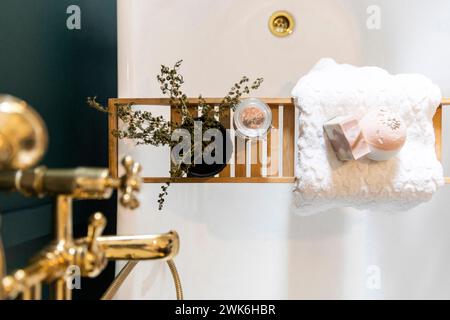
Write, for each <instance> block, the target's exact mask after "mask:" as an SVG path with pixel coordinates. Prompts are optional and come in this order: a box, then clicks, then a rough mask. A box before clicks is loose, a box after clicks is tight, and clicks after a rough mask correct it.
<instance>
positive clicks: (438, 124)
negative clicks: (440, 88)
mask: <svg viewBox="0 0 450 320" xmlns="http://www.w3.org/2000/svg"><path fill="white" fill-rule="evenodd" d="M449 106H450V98H444V99H442V103H441V105H440V106H439V108H438V109H437V110H436V113H435V114H434V117H433V126H434V135H435V138H436V155H437V157H438V159H439V161H442V108H443V107H449ZM445 183H447V184H450V177H445Z"/></svg>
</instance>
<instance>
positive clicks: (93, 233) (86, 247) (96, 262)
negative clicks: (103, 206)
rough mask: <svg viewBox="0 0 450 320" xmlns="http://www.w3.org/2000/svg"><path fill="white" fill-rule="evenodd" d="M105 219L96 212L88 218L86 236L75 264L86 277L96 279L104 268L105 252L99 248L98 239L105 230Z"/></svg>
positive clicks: (105, 261) (105, 262)
mask: <svg viewBox="0 0 450 320" xmlns="http://www.w3.org/2000/svg"><path fill="white" fill-rule="evenodd" d="M105 227H106V218H105V216H104V215H103V214H102V213H100V212H96V213H94V214H93V215H92V216H91V217H90V218H89V225H88V232H87V236H86V238H85V239H84V240H82V241H81V243H84V244H83V245H82V246H81V247H79V248H81V251H80V252H79V256H77V258H76V262H77V263H78V264H79V265H80V267H81V273H82V275H84V276H87V277H91V278H93V277H96V276H97V275H99V274H100V273H101V272H102V270H103V269H104V268H105V267H106V264H107V259H106V255H105V252H104V251H103V250H102V249H101V248H100V246H99V242H98V239H100V236H101V235H102V233H103V230H105Z"/></svg>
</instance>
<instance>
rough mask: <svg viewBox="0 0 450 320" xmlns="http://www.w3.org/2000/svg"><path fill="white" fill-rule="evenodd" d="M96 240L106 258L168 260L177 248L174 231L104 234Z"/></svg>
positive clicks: (175, 252)
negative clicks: (126, 234)
mask: <svg viewBox="0 0 450 320" xmlns="http://www.w3.org/2000/svg"><path fill="white" fill-rule="evenodd" d="M97 241H98V246H99V247H100V249H102V251H103V252H105V256H106V258H107V259H108V260H152V259H163V260H168V259H172V258H173V257H174V256H176V255H177V254H178V250H179V237H178V233H176V232H175V231H171V232H169V233H165V234H159V235H142V236H106V237H99V238H98V240H97Z"/></svg>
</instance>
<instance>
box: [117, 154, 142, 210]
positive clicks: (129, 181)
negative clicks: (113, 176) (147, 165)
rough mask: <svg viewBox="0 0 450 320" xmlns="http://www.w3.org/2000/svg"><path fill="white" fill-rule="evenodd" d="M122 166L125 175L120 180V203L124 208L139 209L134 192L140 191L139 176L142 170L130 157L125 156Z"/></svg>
mask: <svg viewBox="0 0 450 320" xmlns="http://www.w3.org/2000/svg"><path fill="white" fill-rule="evenodd" d="M122 165H123V166H124V168H125V175H123V176H122V177H121V178H120V190H121V191H122V196H121V197H120V203H121V204H122V206H124V207H126V208H130V209H136V208H138V207H139V200H138V199H137V197H136V195H135V192H137V191H139V190H140V189H141V177H140V175H139V174H140V172H141V169H142V168H141V165H140V164H139V163H137V162H135V161H134V160H133V159H132V158H131V157H130V156H126V157H125V158H124V159H123V160H122Z"/></svg>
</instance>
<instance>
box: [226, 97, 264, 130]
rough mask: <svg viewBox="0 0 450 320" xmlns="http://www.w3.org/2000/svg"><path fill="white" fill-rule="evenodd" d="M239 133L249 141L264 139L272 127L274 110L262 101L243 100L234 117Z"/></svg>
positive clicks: (253, 99) (254, 99)
mask: <svg viewBox="0 0 450 320" xmlns="http://www.w3.org/2000/svg"><path fill="white" fill-rule="evenodd" d="M233 120H234V125H235V127H236V130H237V133H238V134H239V135H241V136H243V137H245V138H248V139H259V138H263V137H264V136H265V135H266V134H267V132H268V131H269V129H270V127H271V125H272V110H270V107H269V106H268V105H267V104H265V103H264V102H262V101H261V100H260V99H256V98H249V99H245V100H242V101H241V103H239V105H238V106H237V107H236V110H235V112H234V116H233Z"/></svg>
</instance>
